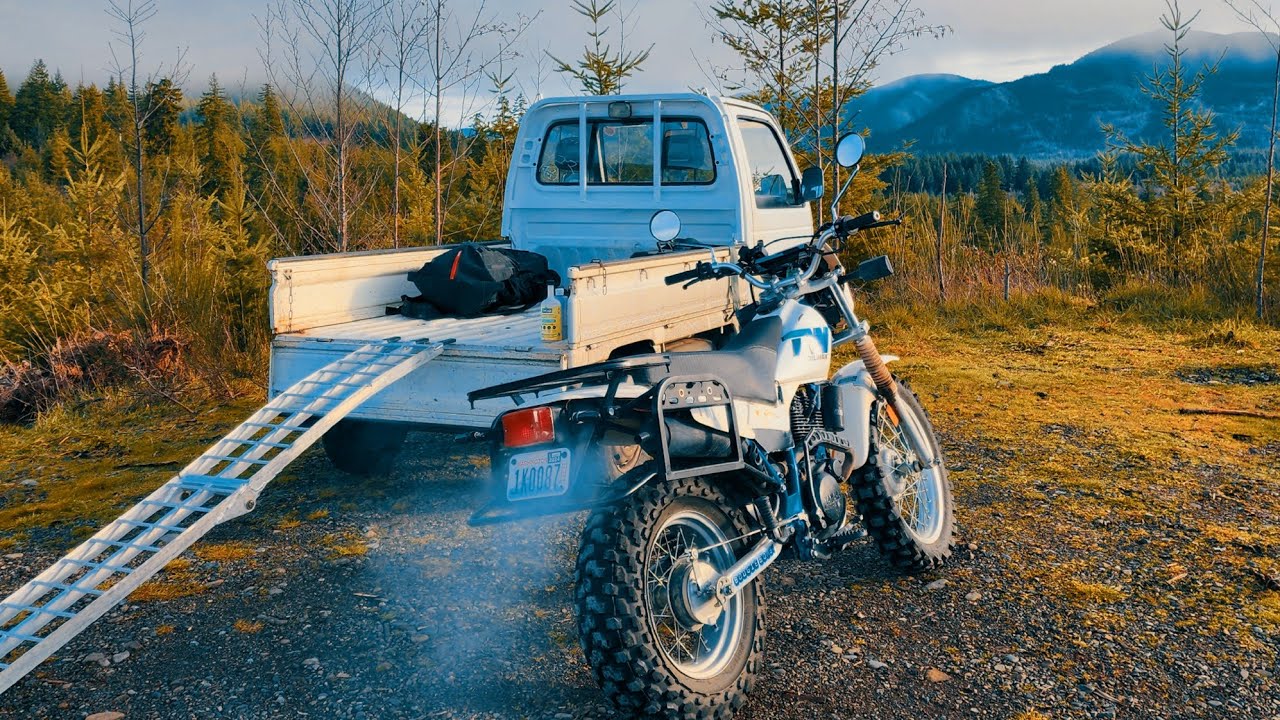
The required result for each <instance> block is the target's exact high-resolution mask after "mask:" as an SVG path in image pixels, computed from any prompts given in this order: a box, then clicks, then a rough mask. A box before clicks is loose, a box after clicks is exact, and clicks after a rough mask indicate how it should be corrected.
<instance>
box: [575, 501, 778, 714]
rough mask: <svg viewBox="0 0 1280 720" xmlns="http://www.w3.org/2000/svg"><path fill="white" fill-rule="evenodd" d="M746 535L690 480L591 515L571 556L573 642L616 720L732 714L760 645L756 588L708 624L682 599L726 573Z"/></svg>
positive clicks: (735, 518)
mask: <svg viewBox="0 0 1280 720" xmlns="http://www.w3.org/2000/svg"><path fill="white" fill-rule="evenodd" d="M745 532H746V524H745V516H744V514H743V513H742V512H741V511H740V510H739V509H737V508H736V507H735V505H734V504H733V503H732V502H731V501H730V498H728V497H727V496H726V495H725V494H724V492H723V491H722V490H720V489H719V488H718V487H716V486H714V485H712V484H710V483H708V482H707V481H706V480H703V479H701V478H691V479H683V480H676V481H659V482H655V483H653V484H650V485H648V486H646V487H644V488H643V489H641V490H640V491H639V492H637V493H636V494H635V495H633V496H632V497H631V498H629V499H628V500H627V501H625V502H623V503H621V504H619V505H616V506H614V507H611V508H605V509H601V510H596V511H595V512H593V513H592V514H591V517H590V519H589V520H588V521H587V526H586V528H584V529H583V532H582V541H581V545H580V547H579V552H578V563H577V585H578V587H577V610H578V630H579V639H580V641H581V644H582V650H583V653H584V655H585V656H586V660H587V663H588V665H590V666H591V670H592V674H593V675H594V676H595V679H596V682H597V683H599V685H600V688H601V690H603V691H604V695H605V697H606V698H607V699H608V701H609V702H610V703H611V704H612V705H613V706H614V708H615V709H617V710H618V711H619V712H620V713H622V714H623V715H625V716H628V717H665V718H688V719H689V720H694V719H695V718H698V719H719V720H723V719H725V718H729V717H731V716H732V715H733V713H734V712H736V711H737V710H738V709H739V708H740V707H742V705H743V703H744V702H745V701H746V696H747V693H748V692H750V690H751V686H752V684H753V683H754V680H755V676H756V673H757V671H758V665H759V662H760V651H761V646H762V643H763V639H764V598H763V594H762V592H761V586H760V581H759V580H758V579H757V580H756V581H754V582H752V583H751V584H750V585H749V586H747V587H746V588H744V589H743V590H742V592H741V593H739V594H738V595H737V596H735V597H733V598H732V599H730V600H728V601H727V602H725V603H724V605H723V607H722V608H719V609H718V611H717V612H716V613H715V614H714V617H712V616H709V615H707V614H706V610H705V607H704V608H702V609H701V612H698V611H695V610H694V609H693V608H694V607H695V606H696V600H694V601H691V600H690V594H689V591H688V588H689V587H690V586H691V585H690V582H691V580H692V579H702V580H705V579H706V578H708V577H712V576H714V575H716V574H718V573H720V572H722V571H724V570H726V569H728V568H729V567H730V566H732V565H733V563H734V561H735V560H736V557H737V553H738V552H740V551H741V549H742V547H741V546H742V544H743V542H742V541H736V540H734V539H735V538H738V537H740V536H741V535H743V534H744V533H745ZM691 549H697V550H699V552H697V553H696V559H693V558H694V557H695V554H693V553H690V552H689V551H690V550H691ZM695 584H696V583H695Z"/></svg>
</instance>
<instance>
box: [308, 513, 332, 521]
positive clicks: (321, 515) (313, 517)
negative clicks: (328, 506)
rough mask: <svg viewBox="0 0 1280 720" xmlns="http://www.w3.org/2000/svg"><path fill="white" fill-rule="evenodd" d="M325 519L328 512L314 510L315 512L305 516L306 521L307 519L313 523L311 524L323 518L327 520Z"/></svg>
mask: <svg viewBox="0 0 1280 720" xmlns="http://www.w3.org/2000/svg"><path fill="white" fill-rule="evenodd" d="M327 517H329V511H328V510H316V511H315V512H312V513H309V514H308V515H307V519H308V520H311V521H313V522H314V521H316V520H323V519H325V518H327Z"/></svg>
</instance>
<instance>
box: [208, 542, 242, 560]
mask: <svg viewBox="0 0 1280 720" xmlns="http://www.w3.org/2000/svg"><path fill="white" fill-rule="evenodd" d="M195 553H196V557H198V558H200V559H201V560H206V561H209V562H235V561H237V560H244V559H246V558H251V557H253V556H254V549H253V545H250V544H249V543H247V542H229V543H219V544H217V545H197V546H196V550H195Z"/></svg>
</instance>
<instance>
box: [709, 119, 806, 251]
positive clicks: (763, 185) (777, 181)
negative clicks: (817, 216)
mask: <svg viewBox="0 0 1280 720" xmlns="http://www.w3.org/2000/svg"><path fill="white" fill-rule="evenodd" d="M729 110H730V112H733V111H736V118H735V121H736V125H737V128H738V139H739V143H740V154H741V157H742V158H743V160H744V163H743V164H742V172H741V173H740V176H741V181H740V182H741V186H742V192H743V194H744V195H743V197H744V199H745V206H746V207H745V208H744V211H745V214H747V215H749V216H750V218H751V222H750V225H751V230H750V233H749V237H747V238H746V240H747V242H748V244H751V245H754V244H756V242H757V241H761V240H763V241H764V242H766V243H769V242H771V241H774V240H778V239H780V238H786V237H792V236H798V238H799V239H797V240H796V241H795V242H794V243H785V242H783V243H777V244H775V245H771V246H770V250H774V251H776V250H781V249H783V248H785V247H786V246H787V245H788V244H798V243H800V242H803V241H804V240H806V239H808V238H810V237H812V235H813V215H812V214H810V212H809V204H808V203H802V202H799V201H798V198H797V197H796V193H797V190H798V189H799V187H800V172H799V169H798V168H796V166H795V161H794V160H793V159H792V157H791V152H790V150H789V149H788V148H789V146H788V144H787V142H786V138H784V137H783V136H782V133H781V132H780V131H779V130H778V128H777V125H776V124H775V123H774V122H773V119H772V118H770V117H769V116H768V115H766V114H764V113H762V112H753V111H751V110H747V109H745V108H734V107H732V106H731V107H730V108H729Z"/></svg>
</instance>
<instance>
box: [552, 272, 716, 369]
mask: <svg viewBox="0 0 1280 720" xmlns="http://www.w3.org/2000/svg"><path fill="white" fill-rule="evenodd" d="M733 253H734V249H732V248H718V249H716V257H717V259H719V260H721V261H724V260H728V259H730V258H731V257H733ZM710 257H711V251H710V250H703V251H693V252H683V253H672V254H669V255H652V256H648V257H643V258H632V259H628V260H620V261H617V262H613V263H604V264H590V265H584V266H582V267H577V268H573V269H572V270H570V272H569V277H570V281H571V282H572V292H571V293H570V296H569V314H568V337H569V338H570V341H571V347H570V351H571V352H570V362H571V365H572V366H577V365H583V364H586V363H590V362H597V361H600V360H606V359H608V358H609V353H610V352H612V351H613V350H614V349H616V348H618V347H621V346H623V345H628V344H631V343H634V342H639V341H643V340H652V341H653V342H654V343H655V345H657V346H658V347H659V348H660V347H662V346H663V345H664V344H666V343H669V342H672V341H674V340H679V339H681V338H686V337H689V336H691V335H696V334H697V333H700V332H704V331H707V330H714V329H717V328H721V327H724V326H725V325H729V324H731V323H732V322H733V321H734V315H733V313H734V311H735V310H736V309H737V308H738V307H740V305H741V298H740V296H739V294H738V288H737V285H735V284H734V283H735V282H736V279H728V278H726V279H722V280H717V281H706V282H700V283H696V284H694V285H691V286H690V287H688V288H685V287H684V286H682V285H667V284H666V278H667V276H668V275H674V274H675V273H678V272H682V271H684V270H689V269H691V268H692V267H694V265H695V264H696V263H697V262H698V261H700V260H708V259H710Z"/></svg>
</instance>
